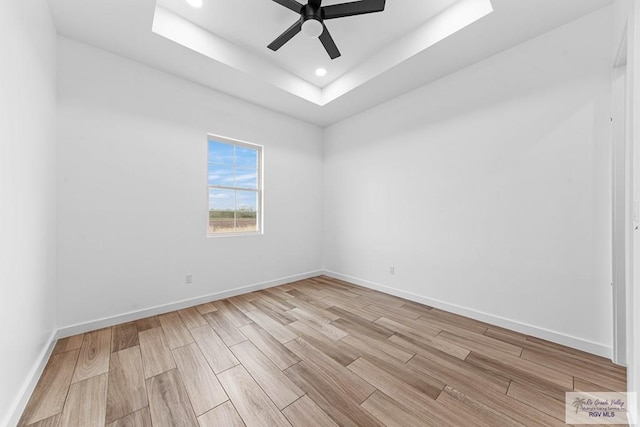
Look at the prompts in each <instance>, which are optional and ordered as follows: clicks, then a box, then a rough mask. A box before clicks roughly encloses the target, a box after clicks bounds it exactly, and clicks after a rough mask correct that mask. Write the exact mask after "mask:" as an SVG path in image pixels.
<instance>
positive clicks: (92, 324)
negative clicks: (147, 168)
mask: <svg viewBox="0 0 640 427" xmlns="http://www.w3.org/2000/svg"><path fill="white" fill-rule="evenodd" d="M320 274H322V270H317V271H310V272H307V273H301V274H296V275H293V276H288V277H282V278H280V279H275V280H269V281H267V282H260V283H255V284H253V285H248V286H242V287H240V288H235V289H229V290H226V291H222V292H216V293H213V294H209V295H204V296H201V297H196V298H190V299H186V300H182V301H177V302H172V303H169V304H164V305H158V306H155V307H150V308H145V309H142V310H136V311H130V312H128V313H123V314H117V315H115V316H109V317H103V318H101V319H96V320H92V321H89V322H83V323H78V324H75V325H70V326H64V327H61V328H59V329H58V333H57V335H56V338H64V337H70V336H72V335H77V334H82V333H84V332H89V331H95V330H97V329H102V328H108V327H110V326H114V325H119V324H120V323H126V322H131V321H134V320H138V319H143V318H145V317H149V316H155V315H158V314H164V313H169V312H171V311H175V310H181V309H183V308H187V307H193V306H194V305H199V304H204V303H207V302H211V301H216V300H219V299H224V298H229V297H233V296H236V295H241V294H246V293H249V292H254V291H259V290H261V289H267V288H272V287H274V286H280V285H284V284H286V283H291V282H296V281H298V280H304V279H308V278H310V277H315V276H319V275H320Z"/></svg>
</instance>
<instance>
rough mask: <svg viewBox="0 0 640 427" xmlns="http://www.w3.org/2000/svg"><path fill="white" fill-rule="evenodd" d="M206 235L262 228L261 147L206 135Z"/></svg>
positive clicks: (258, 230) (250, 232) (241, 232)
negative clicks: (207, 221)
mask: <svg viewBox="0 0 640 427" xmlns="http://www.w3.org/2000/svg"><path fill="white" fill-rule="evenodd" d="M207 157H208V188H209V228H208V235H209V236H220V235H233V234H257V233H260V232H262V147H261V146H259V145H255V144H249V143H246V142H240V141H236V140H233V139H229V138H224V137H220V136H215V135H209V138H208V156H207Z"/></svg>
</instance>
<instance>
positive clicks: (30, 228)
mask: <svg viewBox="0 0 640 427" xmlns="http://www.w3.org/2000/svg"><path fill="white" fill-rule="evenodd" d="M0 52H2V58H1V59H0V64H1V65H0V260H1V261H0V341H1V342H2V343H3V344H2V351H0V378H2V379H1V380H0V425H5V424H8V423H9V422H15V421H16V420H13V421H10V416H11V415H12V414H13V413H14V411H15V410H16V409H17V407H18V406H20V405H21V404H24V402H20V401H19V398H20V397H21V396H22V395H23V394H24V393H25V391H27V389H28V388H29V386H30V380H31V379H32V378H33V375H34V374H37V372H36V371H37V366H38V362H39V361H40V359H41V358H42V356H43V355H44V353H45V352H46V350H47V346H48V344H49V341H50V339H51V335H52V333H53V330H54V326H55V306H56V303H55V280H56V257H55V249H56V165H55V158H56V143H55V115H56V112H55V108H56V58H55V56H56V35H55V28H54V26H53V23H52V21H51V18H50V15H49V9H48V6H47V3H46V1H44V0H37V1H2V2H0Z"/></svg>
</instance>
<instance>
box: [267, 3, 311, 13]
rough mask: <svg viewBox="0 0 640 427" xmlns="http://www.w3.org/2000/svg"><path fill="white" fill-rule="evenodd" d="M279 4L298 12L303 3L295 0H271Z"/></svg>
mask: <svg viewBox="0 0 640 427" xmlns="http://www.w3.org/2000/svg"><path fill="white" fill-rule="evenodd" d="M273 1H274V2H276V3H278V4H279V5H281V6H284V7H286V8H287V9H290V10H293V11H294V12H296V13H300V11H301V10H302V8H303V7H304V5H302V4H300V3H298V2H297V1H296V0H273Z"/></svg>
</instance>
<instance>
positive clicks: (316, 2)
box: [309, 0, 322, 7]
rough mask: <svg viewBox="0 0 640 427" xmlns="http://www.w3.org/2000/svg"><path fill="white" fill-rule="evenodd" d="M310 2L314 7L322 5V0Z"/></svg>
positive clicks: (311, 0)
mask: <svg viewBox="0 0 640 427" xmlns="http://www.w3.org/2000/svg"><path fill="white" fill-rule="evenodd" d="M309 4H310V5H311V6H314V7H320V5H321V4H322V0H309Z"/></svg>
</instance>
